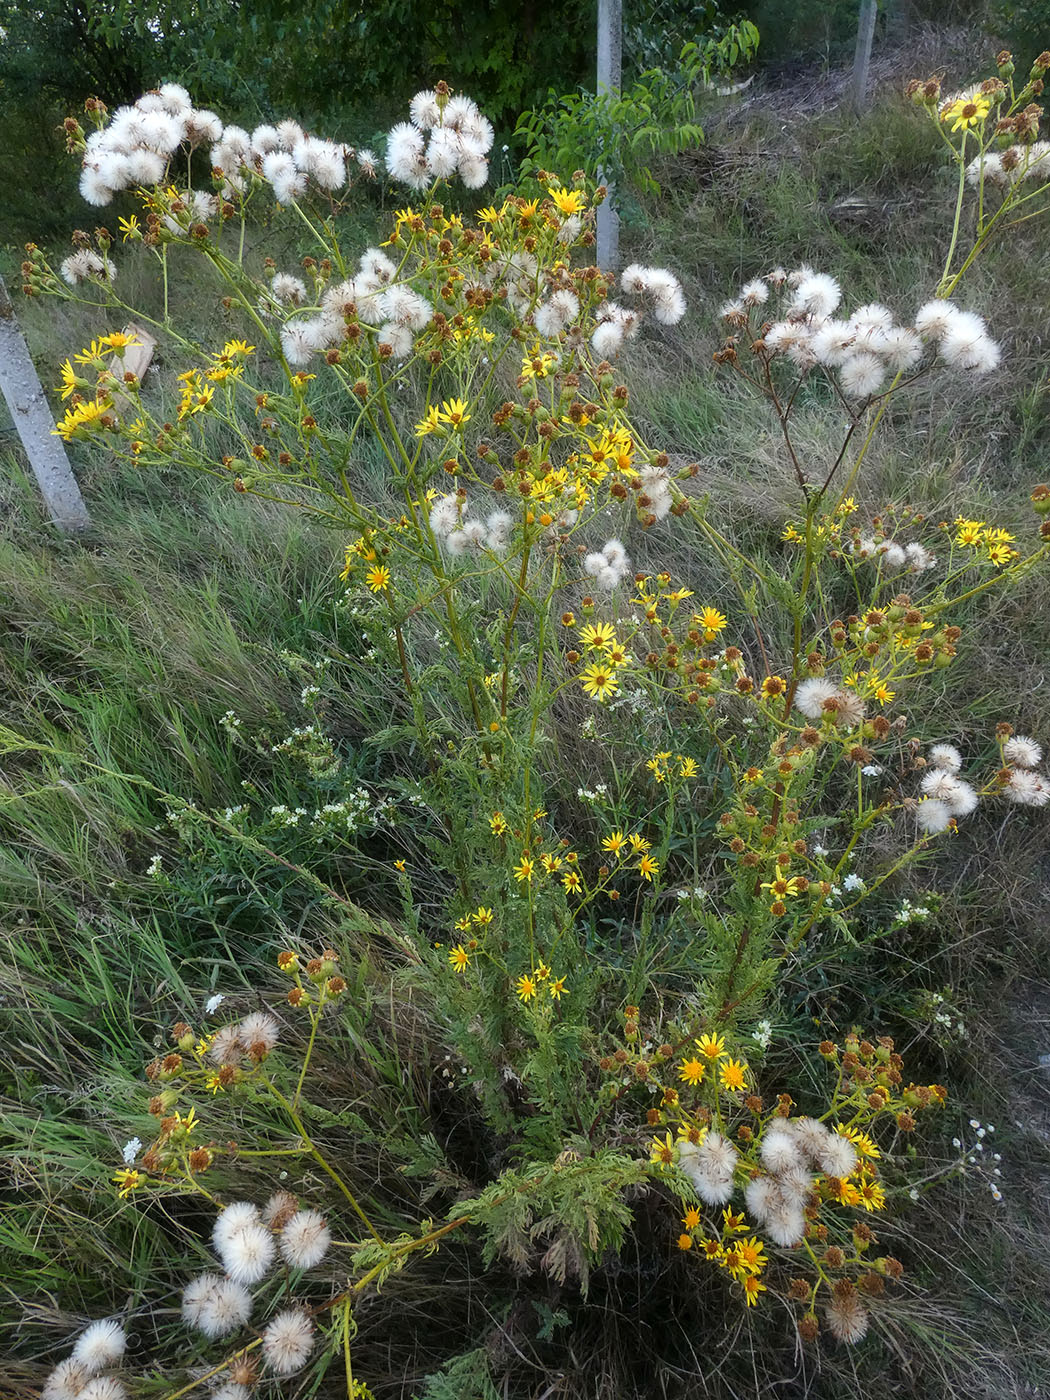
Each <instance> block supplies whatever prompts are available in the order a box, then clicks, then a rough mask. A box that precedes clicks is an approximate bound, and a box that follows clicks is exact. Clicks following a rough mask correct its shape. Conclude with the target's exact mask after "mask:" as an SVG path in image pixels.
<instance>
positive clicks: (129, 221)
mask: <svg viewBox="0 0 1050 1400" xmlns="http://www.w3.org/2000/svg"><path fill="white" fill-rule="evenodd" d="M117 228H119V229H120V232H121V240H120V241H121V242H122V243H127V241H128V239H129V238H130V239H137V238H139V237H141V234H142V230H141V229H140V228H139V221H138V219H137V218H136V217H135V215H134V214H131V215H129V217H128V218H126V219H118V220H117Z"/></svg>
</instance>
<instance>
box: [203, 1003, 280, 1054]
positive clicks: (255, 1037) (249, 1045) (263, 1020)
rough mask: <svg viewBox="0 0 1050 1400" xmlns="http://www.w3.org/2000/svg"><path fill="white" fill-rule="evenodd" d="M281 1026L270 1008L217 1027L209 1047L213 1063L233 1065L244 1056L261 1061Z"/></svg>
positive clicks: (271, 1045)
mask: <svg viewBox="0 0 1050 1400" xmlns="http://www.w3.org/2000/svg"><path fill="white" fill-rule="evenodd" d="M280 1033H281V1027H280V1023H279V1021H278V1020H277V1017H276V1016H273V1015H271V1013H270V1012H269V1011H253V1012H252V1013H251V1014H250V1015H249V1016H245V1018H244V1020H243V1021H237V1022H235V1023H233V1024H231V1025H228V1026H220V1027H219V1029H218V1030H217V1031H216V1032H215V1035H214V1036H213V1037H212V1041H211V1044H210V1045H209V1047H208V1057H209V1059H210V1060H211V1061H212V1063H213V1064H217V1065H236V1064H240V1062H241V1060H243V1059H244V1058H245V1057H246V1056H251V1058H252V1059H254V1060H263V1059H265V1058H266V1056H267V1055H268V1054H269V1053H270V1051H271V1050H272V1049H273V1048H274V1046H275V1045H276V1044H277V1041H278V1039H279V1038H280Z"/></svg>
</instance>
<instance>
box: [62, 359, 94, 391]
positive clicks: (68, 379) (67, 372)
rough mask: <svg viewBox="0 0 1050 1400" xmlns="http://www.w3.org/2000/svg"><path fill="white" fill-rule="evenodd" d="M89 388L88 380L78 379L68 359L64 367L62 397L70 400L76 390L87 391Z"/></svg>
mask: <svg viewBox="0 0 1050 1400" xmlns="http://www.w3.org/2000/svg"><path fill="white" fill-rule="evenodd" d="M87 387H88V382H87V380H86V379H80V378H78V377H77V374H76V371H75V370H74V369H73V366H72V365H71V364H70V363H69V360H68V359H67V360H66V362H65V364H64V365H63V366H62V397H63V398H64V399H68V398H69V396H70V394H72V393H73V391H74V390H75V389H86V388H87Z"/></svg>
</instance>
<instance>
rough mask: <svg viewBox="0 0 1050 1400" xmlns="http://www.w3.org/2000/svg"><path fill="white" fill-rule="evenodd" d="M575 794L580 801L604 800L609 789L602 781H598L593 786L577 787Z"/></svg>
mask: <svg viewBox="0 0 1050 1400" xmlns="http://www.w3.org/2000/svg"><path fill="white" fill-rule="evenodd" d="M576 796H577V797H578V798H579V799H580V801H581V802H604V801H605V800H606V798H607V797H608V796H609V789H608V788H607V787H606V785H605V784H604V783H598V784H596V786H595V787H593V788H584V787H578V788H577V789H576Z"/></svg>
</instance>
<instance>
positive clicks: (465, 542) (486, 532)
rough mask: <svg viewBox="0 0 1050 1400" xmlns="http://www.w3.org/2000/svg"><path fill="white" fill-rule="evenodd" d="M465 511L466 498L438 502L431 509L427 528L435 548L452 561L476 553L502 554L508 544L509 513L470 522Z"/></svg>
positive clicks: (511, 525) (499, 512)
mask: <svg viewBox="0 0 1050 1400" xmlns="http://www.w3.org/2000/svg"><path fill="white" fill-rule="evenodd" d="M466 510H467V502H466V498H465V497H460V496H457V495H451V496H439V497H438V498H437V500H436V501H435V502H434V504H433V505H432V506H431V507H430V528H431V530H432V532H433V535H434V538H435V539H436V540H437V542H438V544H439V545H441V547H442V548H443V549H445V550H446V551H447V552H448V553H449V554H450V555H452V557H453V558H454V559H458V558H460V557H461V556H462V555H464V554H467V553H469V552H470V551H471V550H477V549H487V550H490V551H491V552H492V553H493V554H502V553H503V552H504V551H505V550H506V548H507V546H508V544H509V543H510V536H511V531H512V530H513V529H514V517H513V516H512V515H511V514H510V513H509V512H508V511H505V510H494V511H492V512H490V514H489V515H488V516H487V517H486V519H485V520H473V519H471V518H470V517H469V516H468V515H467V514H466Z"/></svg>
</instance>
